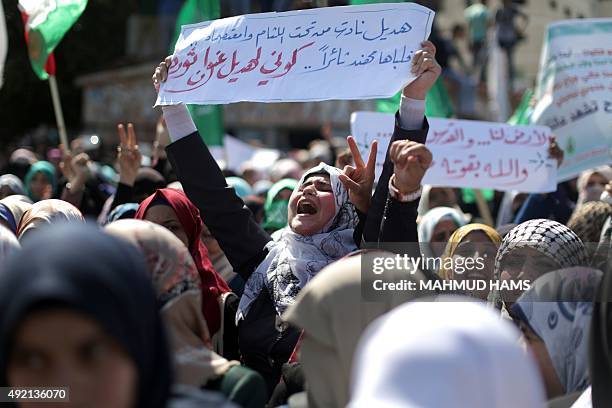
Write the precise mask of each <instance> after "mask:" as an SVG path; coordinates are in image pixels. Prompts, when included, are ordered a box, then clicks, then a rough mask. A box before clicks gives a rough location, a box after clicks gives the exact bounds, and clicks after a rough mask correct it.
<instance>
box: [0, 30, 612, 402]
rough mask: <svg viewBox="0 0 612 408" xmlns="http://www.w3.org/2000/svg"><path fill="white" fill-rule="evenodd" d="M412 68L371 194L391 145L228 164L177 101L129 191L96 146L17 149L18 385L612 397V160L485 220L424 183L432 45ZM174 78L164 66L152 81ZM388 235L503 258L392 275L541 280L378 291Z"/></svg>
mask: <svg viewBox="0 0 612 408" xmlns="http://www.w3.org/2000/svg"><path fill="white" fill-rule="evenodd" d="M412 69H413V73H414V74H415V76H416V77H417V79H416V80H414V81H413V82H411V83H410V84H409V85H407V86H406V88H404V90H403V96H402V100H401V105H400V109H399V112H398V114H397V116H396V125H395V131H394V134H393V137H392V141H391V144H390V147H389V149H388V151H387V154H386V160H385V163H384V166H383V172H382V175H381V176H380V178H379V179H378V182H377V183H376V186H374V173H375V172H374V169H375V158H376V153H377V152H376V150H377V145H376V143H374V144H373V146H372V147H371V150H370V154H369V157H368V158H367V160H364V158H362V156H361V155H360V153H359V151H358V149H357V146H356V144H355V141H354V140H353V139H352V138H351V137H349V138H347V143H348V150H347V152H338V153H339V154H335V152H333V153H332V154H329V155H323V156H326V159H327V160H328V163H324V162H322V163H320V164H316V165H314V167H308V168H304V166H300V165H299V163H298V162H296V161H295V160H293V159H282V160H279V161H278V162H277V163H275V165H274V166H273V167H272V169H271V171H270V172H269V174H267V175H261V174H256V171H254V170H253V169H252V168H247V167H245V171H244V173H243V174H239V175H236V174H233V175H230V174H228V173H227V172H225V173H224V172H223V171H222V169H221V168H220V167H219V165H218V164H217V162H216V161H215V160H214V158H213V156H212V154H211V153H210V151H209V150H208V148H207V146H206V145H205V144H204V143H203V141H202V138H201V137H200V135H199V134H198V132H197V131H196V128H195V126H194V124H193V121H192V120H191V117H190V116H189V113H188V111H187V109H186V108H185V107H184V106H182V105H177V106H168V107H164V108H163V119H164V121H163V123H164V125H163V126H162V125H161V124H160V134H163V133H164V132H167V134H168V136H169V138H170V140H171V143H170V144H169V145H168V146H167V147H166V149H165V150H166V154H167V156H160V157H157V158H156V160H154V161H153V167H142V166H141V155H140V152H139V149H138V145H137V140H136V135H135V131H134V128H133V126H131V125H128V126H127V127H124V126H123V125H120V126H119V127H118V132H119V136H120V140H121V144H120V146H119V147H118V152H117V168H118V173H119V174H118V182H117V181H113V177H112V169H110V168H109V167H108V166H103V165H101V164H99V163H94V162H92V161H91V160H90V159H89V158H88V157H87V155H86V154H85V153H82V152H78V151H73V152H72V153H69V152H65V153H64V158H63V160H62V161H61V163H50V162H47V161H42V160H38V158H37V157H35V155H33V154H32V153H31V152H30V151H28V150H26V149H20V150H18V151H16V152H15V153H14V154H13V155H12V158H11V163H10V164H9V166H8V167H7V174H5V175H3V176H2V177H0V195H1V197H2V199H1V200H0V224H1V225H0V258H1V259H0V376H1V378H2V386H10V387H26V386H38V387H41V386H44V387H69V392H70V394H69V397H70V402H71V403H72V404H74V405H75V406H87V407H98V406H99V407H117V408H121V407H147V408H151V407H166V406H177V407H179V406H180V407H196V406H201V407H213V406H218V407H225V406H227V407H230V406H243V407H263V406H271V407H276V406H291V407H293V406H295V407H297V406H311V407H340V406H347V405H348V406H351V407H403V406H405V407H470V408H478V407H487V408H490V407H543V406H546V404H549V406H554V407H570V406H575V407H590V406H593V407H604V406H609V405H610V404H611V403H612V388H611V387H610V384H612V355H611V352H612V343H611V342H610V340H609V339H610V338H612V337H611V336H610V334H611V333H612V318H611V317H612V314H609V313H608V300H609V296H610V295H611V294H612V277H611V275H610V273H608V272H607V269H608V265H609V260H608V253H609V249H610V246H611V242H612V241H611V235H612V204H611V203H612V201H611V200H610V196H609V194H608V193H609V192H612V184H610V182H612V170H611V169H610V168H609V167H607V166H606V167H602V168H597V169H593V170H591V171H588V172H585V173H584V174H582V175H581V176H580V177H579V179H578V180H577V183H575V185H574V184H572V183H564V184H562V185H559V188H558V189H557V191H556V192H554V193H550V194H545V195H539V194H533V195H528V196H525V195H522V194H518V193H512V192H509V193H506V194H505V195H504V197H503V199H501V200H500V205H495V206H493V207H494V209H495V211H496V212H497V214H498V215H497V218H498V225H496V226H490V225H485V224H483V223H479V222H478V221H480V220H479V218H480V216H479V214H477V213H474V212H469V211H468V209H469V208H471V207H469V205H466V203H465V200H462V199H460V197H459V194H458V191H456V190H453V189H444V188H431V187H427V186H422V185H421V180H422V178H423V176H424V175H425V172H426V170H427V168H428V167H429V165H430V164H431V160H432V156H431V153H430V151H429V150H428V149H427V147H426V146H425V144H424V143H425V141H426V138H427V131H428V123H427V119H426V118H425V117H424V95H425V94H426V93H427V90H428V89H430V88H431V86H432V85H433V83H434V82H435V80H436V79H437V77H438V76H439V74H440V66H439V65H438V64H437V62H436V61H435V47H434V46H433V45H432V44H431V43H430V42H427V41H426V42H424V43H423V46H422V50H420V51H419V52H417V54H416V57H415V58H414V60H413V66H412ZM166 76H167V62H166V61H164V62H162V63H161V64H160V65H159V66H158V67H157V68H156V70H155V73H154V75H153V82H154V85H155V86H156V87H159V84H160V83H161V82H163V81H164V80H165V79H166ZM550 152H551V155H552V156H554V157H557V158H558V159H559V160H562V155H561V154H560V152H559V149H558V147H557V146H556V145H554V143H553V144H552V145H551V149H550ZM334 157H336V159H337V160H336V163H334V162H333V160H334V159H333V158H334ZM347 157H348V158H347ZM340 163H344V164H343V165H341V164H340ZM334 164H336V166H334ZM9 172H10V173H13V174H8V173H9ZM240 176H242V177H240ZM372 192H373V194H372ZM468 204H469V203H468ZM498 207H499V209H498ZM96 224H97V225H96ZM385 242H413V243H416V242H419V244H420V246H421V247H420V252H422V253H423V254H425V255H426V256H429V257H434V258H439V259H447V258H456V257H470V256H481V257H484V258H485V259H486V260H487V261H486V262H485V264H484V268H482V269H481V270H479V271H467V272H465V273H464V272H458V271H457V270H454V269H453V268H449V267H442V268H439V269H436V268H421V270H418V271H417V272H416V273H413V274H406V273H405V271H402V270H399V269H398V270H395V269H391V270H389V271H387V273H386V279H390V280H397V281H399V280H411V281H413V282H419V281H427V280H453V279H488V280H494V281H505V280H511V279H528V280H530V281H531V282H532V284H531V287H530V288H529V289H528V290H524V291H513V292H512V293H505V292H503V291H486V290H480V291H465V292H464V293H452V294H450V293H436V294H435V296H429V297H424V298H423V297H420V295H422V294H419V293H417V292H410V291H393V292H388V293H385V295H384V296H382V297H381V298H380V299H378V300H377V301H366V300H364V298H363V297H362V289H363V287H362V270H361V269H362V264H363V262H362V261H363V258H364V257H366V256H370V255H371V254H375V255H376V254H378V255H380V256H385V255H388V252H387V251H385V250H384V249H381V248H383V244H384V243H385ZM371 244H375V245H374V246H376V247H378V248H379V249H367V250H366V249H364V248H366V247H369V248H371V247H372V245H371ZM442 265H447V264H446V263H443V264H442ZM414 269H415V270H416V269H418V268H416V267H415V268H414ZM30 403H31V402H30ZM23 406H35V405H27V404H25V403H24V404H23ZM45 406H50V405H45ZM61 406H64V405H61Z"/></svg>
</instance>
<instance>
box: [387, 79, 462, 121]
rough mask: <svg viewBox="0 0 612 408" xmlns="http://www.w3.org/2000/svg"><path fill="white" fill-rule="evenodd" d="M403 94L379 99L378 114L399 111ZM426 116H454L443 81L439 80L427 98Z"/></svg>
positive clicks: (399, 93)
mask: <svg viewBox="0 0 612 408" xmlns="http://www.w3.org/2000/svg"><path fill="white" fill-rule="evenodd" d="M401 95H402V93H401V92H398V93H397V94H395V95H393V96H392V97H391V98H386V99H377V100H376V110H377V111H378V112H386V113H395V112H396V111H397V110H398V109H399V104H400V99H401V97H402V96H401ZM425 115H427V116H429V117H432V118H450V117H451V116H452V115H453V107H452V105H451V102H450V97H449V96H448V93H447V92H446V88H445V87H444V84H443V83H442V80H441V79H440V78H438V80H437V81H436V82H435V83H434V85H433V86H432V87H431V89H430V90H429V92H427V96H426V98H425Z"/></svg>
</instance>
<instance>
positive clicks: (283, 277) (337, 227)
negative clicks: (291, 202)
mask: <svg viewBox="0 0 612 408" xmlns="http://www.w3.org/2000/svg"><path fill="white" fill-rule="evenodd" d="M322 173H326V174H329V179H330V182H331V186H332V191H333V194H334V196H335V215H334V216H333V217H332V219H331V220H330V221H329V222H328V223H327V225H326V226H325V227H324V228H323V231H322V232H321V233H319V234H314V235H310V236H304V235H300V234H297V233H295V232H293V231H292V230H291V228H290V227H286V228H283V229H281V230H278V231H276V232H275V233H274V234H273V235H272V241H270V242H269V243H268V244H267V245H266V249H267V250H268V255H267V256H266V259H264V261H263V262H262V263H261V264H260V265H259V266H258V267H257V269H256V270H255V272H253V274H252V275H251V277H250V278H249V280H248V281H247V283H246V286H245V289H244V294H243V295H242V298H241V299H240V305H239V307H238V313H237V314H236V321H237V322H238V321H240V320H242V319H243V318H244V316H246V314H247V313H248V311H249V308H250V306H251V303H253V301H254V300H255V299H256V298H257V296H259V294H260V293H261V290H262V289H263V288H264V287H266V288H267V289H268V292H269V293H270V296H271V297H272V300H273V302H274V306H275V308H276V312H277V313H278V315H279V316H280V315H281V314H282V313H283V312H284V311H285V309H286V308H287V307H288V306H289V305H291V304H293V302H294V300H295V297H296V296H297V294H298V293H299V291H300V290H301V289H302V288H303V287H304V286H305V285H306V283H308V281H309V280H310V279H312V278H313V277H314V276H315V275H316V274H317V273H318V272H319V271H320V270H321V269H323V268H324V267H325V266H327V265H329V264H330V263H332V262H334V261H336V260H338V259H340V258H342V257H343V256H345V255H346V254H348V253H350V252H351V251H353V250H355V249H356V248H357V246H356V245H355V242H354V240H353V232H354V228H355V226H356V225H357V220H358V219H357V213H356V212H355V208H354V207H353V205H352V204H351V202H350V201H349V195H348V191H347V190H346V188H345V187H344V185H343V184H342V183H341V182H340V179H339V178H338V176H339V175H340V174H341V171H340V169H338V168H336V167H332V166H329V165H327V164H324V163H321V164H319V165H318V166H316V167H313V168H312V169H310V170H308V171H307V172H306V173H304V175H303V176H302V178H301V180H300V182H299V184H298V186H297V187H298V188H299V187H300V186H301V185H302V184H303V183H304V181H305V180H306V179H307V178H308V176H311V175H314V174H322Z"/></svg>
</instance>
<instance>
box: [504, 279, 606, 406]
mask: <svg viewBox="0 0 612 408" xmlns="http://www.w3.org/2000/svg"><path fill="white" fill-rule="evenodd" d="M602 275H603V274H602V273H601V271H598V270H597V269H591V268H584V267H576V268H568V269H561V270H558V271H554V272H549V273H547V274H545V275H543V276H541V277H540V278H538V279H537V280H536V281H535V283H534V284H533V285H532V286H531V288H530V289H529V290H527V291H526V292H525V293H523V294H522V295H521V297H520V298H519V299H518V301H517V302H516V303H515V304H514V305H513V306H512V314H513V316H514V317H515V318H517V319H519V320H521V321H523V322H524V323H525V324H527V325H528V326H529V327H530V328H531V329H532V330H533V331H534V332H535V334H537V335H538V337H540V338H541V339H542V341H543V342H544V344H545V345H546V350H547V351H548V354H549V356H550V359H551V361H552V363H553V367H554V368H555V372H556V373H557V376H558V377H559V381H561V384H562V385H563V387H564V389H565V393H566V394H570V393H573V392H576V391H581V390H584V389H585V388H586V387H587V386H588V385H589V363H588V344H589V341H588V340H589V329H590V326H591V316H592V312H593V299H594V297H595V292H596V290H597V287H598V285H599V282H600V281H601V277H602Z"/></svg>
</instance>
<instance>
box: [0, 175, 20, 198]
mask: <svg viewBox="0 0 612 408" xmlns="http://www.w3.org/2000/svg"><path fill="white" fill-rule="evenodd" d="M2 187H8V188H9V189H10V190H11V191H12V192H13V194H19V195H26V191H25V187H24V186H23V182H22V181H21V180H20V179H19V177H17V176H15V175H14V174H4V175H2V176H0V189H1V188H2Z"/></svg>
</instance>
